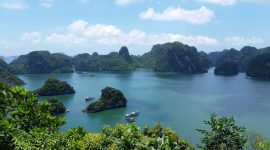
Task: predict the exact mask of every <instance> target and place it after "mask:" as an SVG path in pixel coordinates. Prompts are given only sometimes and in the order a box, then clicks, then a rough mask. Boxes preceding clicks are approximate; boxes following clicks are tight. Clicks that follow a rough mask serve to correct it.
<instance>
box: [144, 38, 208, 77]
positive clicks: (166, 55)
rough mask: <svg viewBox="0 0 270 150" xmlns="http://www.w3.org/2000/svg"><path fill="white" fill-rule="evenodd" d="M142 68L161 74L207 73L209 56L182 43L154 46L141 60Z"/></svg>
mask: <svg viewBox="0 0 270 150" xmlns="http://www.w3.org/2000/svg"><path fill="white" fill-rule="evenodd" d="M140 62H141V66H142V67H144V68H150V69H153V70H154V71H160V72H181V73H205V72H207V69H208V67H209V62H208V60H207V54H206V53H203V52H198V51H197V49H196V48H195V47H192V46H188V45H185V44H182V43H180V42H173V43H165V44H158V45H154V46H153V48H152V50H151V51H150V52H148V53H145V54H144V55H143V56H142V57H141V58H140Z"/></svg>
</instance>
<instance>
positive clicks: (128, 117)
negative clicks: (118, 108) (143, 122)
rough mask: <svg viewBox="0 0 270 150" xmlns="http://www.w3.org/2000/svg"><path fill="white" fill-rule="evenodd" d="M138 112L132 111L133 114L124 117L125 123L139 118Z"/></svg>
mask: <svg viewBox="0 0 270 150" xmlns="http://www.w3.org/2000/svg"><path fill="white" fill-rule="evenodd" d="M139 114H140V113H139V112H138V111H133V112H131V113H130V114H126V115H125V118H126V121H127V122H135V118H136V117H137V116H139Z"/></svg>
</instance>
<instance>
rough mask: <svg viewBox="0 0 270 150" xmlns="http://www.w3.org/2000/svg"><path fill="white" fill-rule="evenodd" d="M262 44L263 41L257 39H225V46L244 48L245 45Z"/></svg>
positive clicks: (240, 37)
mask: <svg viewBox="0 0 270 150" xmlns="http://www.w3.org/2000/svg"><path fill="white" fill-rule="evenodd" d="M263 43H265V41H264V40H263V39H261V38H258V37H242V36H232V37H227V38H225V44H227V45H235V46H246V45H258V44H263Z"/></svg>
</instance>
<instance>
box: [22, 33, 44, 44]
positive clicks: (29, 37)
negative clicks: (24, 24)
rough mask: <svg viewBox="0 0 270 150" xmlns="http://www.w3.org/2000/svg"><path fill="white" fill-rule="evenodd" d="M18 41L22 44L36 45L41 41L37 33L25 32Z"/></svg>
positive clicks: (40, 36)
mask: <svg viewBox="0 0 270 150" xmlns="http://www.w3.org/2000/svg"><path fill="white" fill-rule="evenodd" d="M20 40H21V41H23V42H31V43H33V44H38V43H40V42H41V40H42V35H41V34H40V33H39V32H26V33H24V34H23V35H22V36H21V37H20Z"/></svg>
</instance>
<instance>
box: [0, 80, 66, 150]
mask: <svg viewBox="0 0 270 150" xmlns="http://www.w3.org/2000/svg"><path fill="white" fill-rule="evenodd" d="M49 110H50V104H49V103H47V102H46V103H38V100H37V99H36V97H35V95H34V94H33V93H31V92H28V91H26V90H24V89H22V88H20V87H13V88H8V87H6V86H5V85H3V84H0V147H1V148H4V149H7V150H8V149H13V148H14V138H15V137H17V136H19V135H20V134H21V133H24V132H25V133H29V132H30V131H31V130H32V129H36V128H42V129H44V130H45V129H46V130H47V131H48V132H49V133H55V132H57V131H58V129H59V127H60V126H62V125H63V124H64V122H65V119H64V118H59V117H55V116H52V115H51V114H50V111H49Z"/></svg>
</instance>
